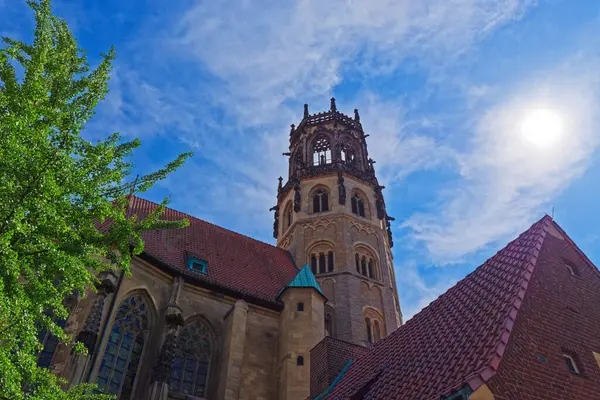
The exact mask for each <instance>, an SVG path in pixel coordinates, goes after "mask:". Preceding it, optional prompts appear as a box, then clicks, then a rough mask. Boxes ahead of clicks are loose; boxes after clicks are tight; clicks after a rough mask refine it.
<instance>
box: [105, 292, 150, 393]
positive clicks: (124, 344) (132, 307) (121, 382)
mask: <svg viewBox="0 0 600 400" xmlns="http://www.w3.org/2000/svg"><path fill="white" fill-rule="evenodd" d="M149 331H150V321H149V312H148V302H147V301H146V299H145V297H144V296H143V295H142V294H139V293H137V294H133V295H131V296H129V297H127V298H126V299H125V300H123V301H122V302H121V304H120V305H119V309H118V311H117V316H116V317H115V321H114V322H113V325H112V328H111V330H110V336H109V337H108V343H107V344H106V349H105V350H104V355H103V356H102V363H101V364H100V370H99V372H98V377H97V378H96V383H97V384H98V387H99V388H100V390H101V391H102V392H104V393H107V394H114V395H116V396H117V399H118V400H129V399H131V398H132V397H131V392H132V390H133V385H134V383H135V377H136V375H137V372H138V364H139V362H140V358H141V356H142V350H143V349H144V344H145V342H146V339H147V337H148V332H149Z"/></svg>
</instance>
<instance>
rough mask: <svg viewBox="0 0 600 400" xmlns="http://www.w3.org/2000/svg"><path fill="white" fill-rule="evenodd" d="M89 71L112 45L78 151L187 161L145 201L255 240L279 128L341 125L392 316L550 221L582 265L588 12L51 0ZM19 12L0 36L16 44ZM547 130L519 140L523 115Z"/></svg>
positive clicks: (440, 2)
mask: <svg viewBox="0 0 600 400" xmlns="http://www.w3.org/2000/svg"><path fill="white" fill-rule="evenodd" d="M53 4H54V7H55V10H56V13H57V14H59V15H60V16H62V17H64V18H65V19H66V20H67V21H68V22H69V24H70V26H71V28H72V29H73V31H74V32H75V34H76V36H77V37H78V38H79V40H80V44H81V45H82V46H83V47H84V48H85V49H87V51H88V54H89V56H90V59H91V60H92V61H93V62H97V60H98V54H100V53H101V52H102V51H106V50H107V49H108V48H109V46H110V45H112V44H114V45H115V46H116V49H117V60H116V62H115V70H114V73H113V76H112V80H111V92H110V94H109V96H108V97H107V99H106V101H105V102H104V103H102V104H101V105H100V106H99V108H98V113H97V115H96V116H95V117H94V119H93V121H91V122H90V124H89V126H88V128H87V131H86V135H88V136H89V137H90V138H94V137H102V136H106V135H108V134H109V133H111V132H114V131H119V132H121V133H122V134H123V135H125V136H126V137H128V138H133V137H139V138H140V139H141V140H142V143H143V146H142V148H141V149H140V150H139V151H138V152H137V154H136V156H135V163H136V169H137V171H139V172H141V173H143V172H148V171H150V170H153V169H156V168H157V167H158V166H161V165H164V164H165V163H166V162H167V161H169V160H171V159H173V158H174V157H175V156H176V154H178V153H180V152H183V151H187V150H190V149H191V150H193V151H194V152H195V157H194V158H193V159H192V160H191V161H190V162H188V163H187V165H186V166H185V167H184V168H182V169H181V170H179V171H178V172H176V173H175V174H173V175H172V176H170V177H169V178H168V179H167V180H166V181H164V182H161V184H160V185H158V186H157V187H156V188H154V189H152V191H151V192H149V193H147V194H146V197H147V198H149V199H152V200H156V201H160V200H161V199H162V198H163V197H164V196H170V197H171V199H172V203H171V205H172V207H174V208H176V209H179V210H182V211H185V212H188V213H190V214H193V215H195V216H197V217H199V218H202V219H205V220H208V221H211V222H214V223H217V224H219V225H222V226H225V227H227V228H230V229H233V230H236V231H239V232H241V233H244V234H247V235H249V236H252V237H255V238H258V239H261V240H264V241H267V242H270V243H273V239H272V238H271V225H272V215H271V213H269V211H268V209H269V208H270V207H271V206H272V205H274V204H275V201H276V200H275V193H276V187H277V177H278V176H279V175H285V174H286V173H287V166H286V161H287V160H286V158H285V157H282V156H281V153H282V152H284V151H286V150H287V140H288V132H289V125H290V124H291V123H296V124H297V123H298V122H299V121H300V119H301V115H302V104H304V103H308V104H309V106H310V110H311V112H318V111H323V110H325V109H327V108H328V105H329V97H331V96H332V95H333V96H335V97H336V99H337V100H338V101H337V104H338V109H340V110H341V111H343V112H346V113H349V114H351V113H352V110H353V109H354V108H355V107H356V108H358V109H359V110H360V113H361V121H362V123H363V127H364V128H365V130H366V131H367V133H369V134H370V135H371V136H370V137H369V139H368V145H369V151H370V154H371V156H372V157H373V158H374V159H375V160H376V161H377V164H376V169H377V171H378V175H379V177H380V180H381V181H382V183H383V184H384V185H385V186H386V189H385V191H384V195H385V196H386V202H387V206H388V212H389V213H390V215H392V216H394V217H396V222H395V223H394V224H393V232H394V237H395V243H396V246H395V247H394V262H395V267H396V274H397V279H398V288H399V294H400V299H401V304H402V308H403V312H404V314H405V316H407V317H410V316H412V315H413V314H414V313H415V312H417V311H418V310H419V309H421V308H422V307H423V306H425V305H426V304H428V303H429V302H430V301H431V300H433V299H434V298H435V297H437V296H438V295H439V294H441V293H442V292H443V291H445V290H446V289H447V288H448V287H449V286H451V285H452V284H454V283H455V282H456V281H457V280H459V279H460V278H462V277H464V276H465V275H466V274H467V273H469V272H470V271H471V270H473V269H474V268H475V267H476V266H477V265H479V264H480V263H481V262H482V261H483V260H485V259H486V258H488V257H489V256H491V255H492V254H493V253H495V252H496V251H497V250H499V249H500V248H501V247H503V246H504V245H505V244H506V243H507V242H508V241H509V240H511V239H512V238H513V237H515V236H516V235H517V234H518V233H519V232H520V231H522V230H524V229H525V228H526V227H528V226H529V225H530V224H531V223H532V222H534V221H535V220H537V219H539V218H540V217H541V216H542V215H543V214H544V213H545V212H547V213H551V210H552V208H553V207H554V210H555V217H556V220H557V221H558V223H559V224H560V225H561V226H562V227H563V228H564V229H565V230H566V231H567V233H568V234H569V235H570V236H571V237H572V238H573V239H574V240H575V242H576V243H577V244H578V245H579V246H580V247H581V248H582V249H583V250H584V251H585V252H586V253H587V254H588V256H589V257H590V258H591V259H592V261H595V262H598V261H599V260H600V233H599V232H598V228H597V227H598V226H600V208H599V207H598V206H597V198H598V195H599V194H600V188H599V185H598V182H599V179H600V162H599V157H598V152H597V147H598V143H599V139H600V135H599V133H598V130H599V129H598V128H599V127H600V124H599V121H598V117H599V116H600V113H599V101H600V97H599V95H600V73H599V72H598V71H600V51H599V49H600V3H598V2H597V1H595V0H577V1H573V0H546V1H544V0H539V1H533V0H531V1H529V0H422V1H410V0H370V1H353V0H346V1H342V0H328V1H316V0H301V1H291V0H290V1H283V2H282V1H272V0H266V1H251V0H237V1H236V0H222V1H206V0H201V1H192V0H170V1H168V2H167V1H159V0H137V1H133V0H132V1H118V0H104V1H93V0H89V1H75V0H71V1H66V0H62V1H55V2H54V3H53ZM32 28H33V23H32V18H31V15H30V13H29V11H28V9H27V7H26V6H25V2H24V1H21V0H0V34H1V35H3V36H11V37H19V38H23V39H29V38H30V37H31V32H32ZM538 108H545V109H551V110H553V111H554V112H555V113H557V114H558V115H560V117H561V118H562V120H563V122H564V131H563V134H562V136H561V137H560V138H559V140H558V142H557V143H555V144H554V145H553V146H550V147H540V146H536V145H533V144H532V143H530V142H527V141H525V140H524V139H523V137H522V135H521V134H520V124H521V122H522V121H523V119H524V118H526V116H527V115H529V113H531V111H532V110H535V109H538Z"/></svg>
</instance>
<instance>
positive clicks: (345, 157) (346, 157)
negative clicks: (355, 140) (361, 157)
mask: <svg viewBox="0 0 600 400" xmlns="http://www.w3.org/2000/svg"><path fill="white" fill-rule="evenodd" d="M340 159H341V161H342V162H343V163H345V164H354V162H355V161H356V155H355V153H354V150H353V149H352V146H350V145H349V144H348V143H343V144H342V146H341V148H340Z"/></svg>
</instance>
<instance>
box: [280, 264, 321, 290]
mask: <svg viewBox="0 0 600 400" xmlns="http://www.w3.org/2000/svg"><path fill="white" fill-rule="evenodd" d="M292 287H297V288H314V289H315V290H316V291H317V292H319V294H321V296H323V297H325V294H323V290H321V286H319V282H317V280H316V279H315V276H314V275H313V273H312V271H311V269H310V267H309V266H308V264H306V265H304V267H302V269H301V270H300V271H298V273H297V274H296V276H295V277H294V279H292V280H291V281H290V282H289V283H288V284H287V285H285V287H284V288H283V289H281V291H280V292H279V294H278V295H277V297H279V296H281V294H282V293H283V292H284V291H285V290H286V289H287V288H292ZM325 298H326V297H325Z"/></svg>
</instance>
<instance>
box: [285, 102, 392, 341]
mask: <svg viewBox="0 0 600 400" xmlns="http://www.w3.org/2000/svg"><path fill="white" fill-rule="evenodd" d="M368 136H369V135H367V134H365V132H364V130H363V126H362V124H361V121H360V115H359V112H358V109H354V117H350V116H348V115H346V114H344V113H342V112H341V111H338V108H337V104H336V101H335V99H334V98H332V99H331V103H330V109H329V110H328V111H324V112H319V113H316V114H310V113H309V110H308V105H306V104H305V105H304V114H303V118H302V120H301V121H300V123H299V124H298V125H297V126H296V125H292V129H291V130H290V142H289V151H288V152H286V153H284V155H287V156H289V172H288V177H287V180H284V182H285V183H280V186H279V187H278V191H277V206H276V207H274V209H275V210H276V211H275V213H276V218H278V212H277V210H286V211H285V212H286V214H284V218H282V221H279V220H276V221H275V224H274V236H275V237H276V238H277V245H278V246H279V247H281V248H284V249H287V250H289V251H290V253H291V254H292V257H293V258H294V261H295V263H296V265H298V266H300V265H308V266H309V267H310V269H311V271H312V272H313V273H314V274H315V276H316V278H317V281H318V283H319V285H320V286H321V287H322V288H323V292H324V294H325V296H326V297H327V299H328V302H327V310H328V311H327V313H326V321H325V325H326V326H327V327H329V328H328V329H326V333H327V335H331V336H335V337H336V338H338V339H342V340H346V341H349V342H352V343H356V344H361V345H369V344H371V343H373V342H375V341H377V340H379V339H381V338H383V337H385V336H386V335H387V333H389V332H392V331H393V330H394V329H396V328H397V327H398V326H399V325H400V324H401V323H402V314H401V311H400V304H399V301H398V293H397V288H396V281H395V276H394V267H393V257H392V253H391V248H392V246H393V241H392V232H391V224H390V221H393V220H394V218H392V217H391V216H389V215H388V214H387V210H386V206H385V200H384V197H383V192H382V191H383V189H384V187H383V186H381V185H380V184H379V182H378V180H377V176H376V174H375V168H374V166H373V164H375V161H374V160H373V159H371V158H370V157H369V153H368V149H367V141H366V138H367V137H368ZM347 199H348V201H346V200H347ZM288 212H289V213H291V214H293V215H291V214H288ZM333 327H335V329H334V328H333Z"/></svg>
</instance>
